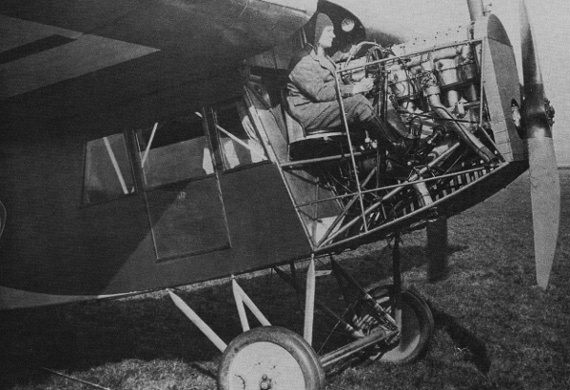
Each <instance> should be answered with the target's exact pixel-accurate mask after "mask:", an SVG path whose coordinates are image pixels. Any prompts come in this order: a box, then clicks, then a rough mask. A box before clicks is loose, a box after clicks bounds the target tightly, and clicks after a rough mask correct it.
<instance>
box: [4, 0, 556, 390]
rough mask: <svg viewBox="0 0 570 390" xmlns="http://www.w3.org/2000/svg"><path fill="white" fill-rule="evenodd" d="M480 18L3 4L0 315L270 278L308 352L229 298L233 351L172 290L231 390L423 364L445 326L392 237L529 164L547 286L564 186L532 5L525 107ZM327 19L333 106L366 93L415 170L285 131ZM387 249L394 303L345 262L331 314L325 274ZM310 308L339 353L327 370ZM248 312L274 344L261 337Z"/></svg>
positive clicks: (362, 139) (484, 17)
mask: <svg viewBox="0 0 570 390" xmlns="http://www.w3.org/2000/svg"><path fill="white" fill-rule="evenodd" d="M467 5H468V7H467V8H468V10H469V14H470V18H471V22H470V23H467V25H465V26H463V27H457V28H453V29H450V30H448V31H445V32H442V33H438V34H434V35H432V36H430V37H429V38H421V37H420V38H414V39H410V38H409V37H407V36H406V35H405V32H407V28H408V27H409V26H406V25H405V23H406V20H403V19H402V18H397V17H396V16H397V12H399V11H397V10H396V9H394V6H393V5H391V3H390V2H382V1H376V2H368V1H360V2H357V1H348V0H329V1H320V2H317V1H314V0H313V1H305V0H303V1H301V0H253V1H245V0H213V1H208V2H201V1H191V0H189V1H177V0H149V1H141V2H133V1H114V0H113V1H111V0H104V1H82V2H76V1H71V0H70V1H65V0H64V1H42V0H32V1H26V2H21V1H16V0H8V1H3V2H2V3H1V4H0V20H1V26H2V27H0V31H2V36H3V38H2V40H1V42H0V62H1V65H0V77H1V80H2V87H1V89H0V100H1V101H2V120H1V122H2V123H1V126H2V132H1V134H0V141H1V142H0V156H1V157H0V158H1V169H0V199H1V201H2V204H3V207H2V218H1V223H2V230H3V234H2V237H1V240H0V258H1V272H0V285H1V286H2V287H1V290H0V293H1V295H0V303H1V307H2V309H12V308H22V307H32V306H40V305H49V304H56V303H64V302H71V301H77V300H86V299H96V298H103V297H115V296H123V294H130V293H137V292H146V291H152V290H160V289H168V288H170V287H175V286H180V285H188V284H193V283H199V282H203V281H208V280H214V279H220V278H226V277H230V276H237V275H240V274H245V273H249V272H253V271H256V270H261V269H267V268H274V269H275V271H276V272H277V273H278V274H279V275H281V276H283V278H284V279H285V280H287V281H288V282H289V283H290V284H291V286H292V287H293V288H292V291H294V290H297V291H299V292H301V293H304V295H305V314H304V317H305V319H304V334H303V337H301V336H300V335H298V334H296V333H294V332H292V331H290V330H287V329H284V328H281V327H277V326H271V325H270V323H269V321H268V320H267V318H266V317H265V316H264V315H263V313H261V311H260V310H259V309H258V308H257V306H256V305H255V303H254V299H251V298H250V297H248V296H247V295H246V294H245V293H244V291H243V290H242V289H241V288H240V286H239V284H238V282H237V281H236V279H233V281H232V286H233V291H234V296H235V299H236V305H237V308H238V313H239V318H240V320H241V323H242V326H243V330H244V332H243V333H242V334H241V335H239V336H238V337H237V338H235V339H234V340H233V341H232V342H231V343H230V344H229V345H227V344H226V343H225V342H224V341H222V340H221V339H220V338H219V337H218V335H217V334H215V332H214V331H213V330H212V329H211V328H210V326H208V325H207V324H205V323H204V322H203V321H202V320H201V318H200V317H199V315H198V314H197V313H195V312H194V311H193V310H192V309H191V308H190V307H189V306H188V305H187V304H186V303H185V302H184V301H182V299H180V297H178V296H177V295H176V294H174V292H172V291H171V290H169V293H170V295H171V297H172V299H173V300H174V302H175V303H176V305H177V306H179V307H180V308H181V309H182V310H183V312H184V313H185V314H186V315H187V316H188V317H189V318H190V319H191V320H192V321H193V323H194V324H196V325H197V326H198V327H199V328H200V329H201V330H202V331H203V332H204V334H205V335H206V336H207V337H208V338H209V339H210V340H211V341H212V342H213V343H214V344H215V345H216V346H217V347H218V348H219V349H220V351H222V352H223V357H222V359H221V365H220V369H219V374H218V375H219V377H218V383H219V388H220V389H245V388H247V389H269V388H272V389H289V390H292V389H293V390H297V389H321V388H323V387H324V385H325V378H326V375H325V372H328V371H330V370H334V369H335V367H337V366H338V365H340V364H342V363H343V362H345V361H346V360H350V359H354V358H355V357H360V356H363V355H368V356H370V355H374V356H375V357H377V358H379V359H380V360H385V361H393V362H409V361H412V360H414V359H416V358H418V357H419V356H421V354H422V352H423V351H424V350H425V348H426V346H427V344H428V342H429V338H430V334H431V332H432V330H433V317H432V314H431V312H430V310H429V307H428V306H427V304H426V303H425V301H424V300H423V299H422V298H421V297H420V296H419V294H418V293H417V292H416V291H414V290H413V289H404V288H403V287H402V286H403V284H402V281H401V271H400V267H399V252H398V237H399V235H400V234H402V233H405V232H407V231H411V230H414V229H419V228H422V227H424V226H425V225H426V223H427V221H429V220H432V219H434V218H439V217H449V216H453V215H455V214H457V213H460V212H461V211H463V210H465V209H467V208H469V207H471V206H473V205H475V204H477V203H479V202H481V201H483V200H484V199H486V198H487V197H489V196H491V195H492V194H494V193H496V192H497V191H499V190H500V189H502V188H504V187H505V186H507V185H508V184H509V183H510V182H511V181H513V180H514V179H515V178H517V177H518V176H519V175H520V174H521V173H523V172H525V171H526V170H527V169H529V167H530V174H531V182H532V184H533V190H532V199H533V201H532V203H533V209H534V213H533V218H534V224H535V251H536V262H537V279H538V283H539V285H541V286H542V287H546V286H547V284H548V278H549V274H550V269H551V266H552V259H553V256H554V248H555V244H556V239H557V231H558V214H559V184H558V177H557V171H556V162H555V160H554V153H553V144H552V135H551V125H552V123H553V121H552V117H553V109H552V107H550V105H549V104H548V102H547V101H546V100H545V96H544V90H543V86H542V80H541V74H540V68H539V63H538V59H537V55H536V52H535V49H534V44H533V38H532V33H531V28H530V24H529V22H528V17H527V12H526V8H525V6H524V2H523V3H521V35H522V61H523V63H522V67H523V73H524V88H522V87H521V84H520V82H519V77H518V73H517V67H516V63H515V55H514V51H513V47H512V45H511V43H510V40H509V37H508V36H507V34H506V32H505V29H504V28H503V26H502V24H501V22H500V21H499V19H498V18H497V17H496V16H494V15H493V14H491V13H489V12H486V10H485V9H484V6H483V4H482V2H481V1H480V0H468V2H467ZM317 10H318V12H322V13H325V14H327V15H328V16H329V17H330V19H331V20H332V21H333V23H334V27H335V34H336V40H335V43H334V47H333V48H332V52H331V53H330V54H333V53H334V52H340V53H343V54H344V55H343V56H341V57H342V61H340V62H338V64H337V65H338V66H337V70H336V72H335V74H334V76H335V80H336V86H337V90H338V91H340V86H341V85H342V84H345V83H352V82H355V81H357V80H359V79H361V78H362V77H373V78H374V79H375V87H374V88H373V90H372V91H370V92H369V93H368V95H367V97H368V99H369V100H370V101H371V102H372V103H373V105H374V107H375V109H376V110H377V114H378V115H379V116H380V117H381V118H384V119H386V116H387V112H388V111H389V110H392V109H394V110H396V111H395V112H396V115H397V116H398V117H399V120H400V121H401V123H403V124H404V125H405V129H406V132H407V134H403V135H402V136H403V137H406V138H408V139H409V140H411V142H410V143H409V145H410V147H409V148H408V150H406V151H405V152H404V153H399V154H398V155H394V154H393V153H391V152H389V151H387V150H386V148H384V147H382V145H379V143H378V142H376V140H374V139H373V138H372V137H370V135H368V136H367V135H366V134H365V133H364V132H363V131H359V129H356V128H354V126H352V125H351V126H349V125H348V123H346V121H344V125H343V126H341V127H340V128H334V129H318V130H312V131H307V130H306V129H304V128H303V127H302V126H301V125H300V124H299V123H298V122H297V121H296V120H295V119H293V117H292V116H291V114H290V111H289V108H288V107H287V104H286V100H285V94H286V83H287V66H288V63H289V61H290V59H291V58H292V56H293V54H294V53H295V52H296V51H298V50H299V49H301V48H302V47H303V46H304V45H305V44H306V43H307V39H306V36H307V30H308V29H310V28H311V20H312V19H311V18H312V16H313V15H314V14H315V12H317ZM416 22H417V21H415V22H414V23H416ZM407 23H410V21H409V20H408V21H407ZM346 48H350V50H346ZM338 102H339V105H340V106H341V108H342V109H344V107H343V106H342V99H339V100H338ZM392 111H393V110H392ZM384 238H395V241H394V248H393V249H394V252H393V261H394V267H393V270H394V275H393V283H392V284H390V285H387V286H383V287H379V288H376V289H374V290H371V291H369V290H367V289H366V288H364V287H362V286H361V285H360V284H359V282H358V281H357V280H355V278H354V277H352V276H351V275H350V274H348V273H347V272H346V270H345V269H344V268H343V267H341V265H340V264H339V263H338V262H336V261H334V259H332V260H331V263H330V264H331V267H332V273H333V274H334V275H335V276H336V278H337V279H338V281H339V285H340V286H341V287H342V288H344V290H343V291H345V290H346V291H347V293H346V294H345V295H346V297H347V298H349V297H350V298H352V300H348V299H347V301H348V302H347V308H346V311H345V312H344V313H336V312H335V311H334V310H332V309H330V308H328V307H327V306H325V305H323V304H322V303H321V302H320V301H319V300H318V299H316V298H315V283H316V282H315V258H317V257H319V256H329V255H330V256H332V255H334V254H337V253H339V252H342V251H345V250H349V249H353V248H356V247H358V246H359V245H362V244H365V243H370V242H374V241H377V240H380V239H384ZM300 261H308V268H307V273H306V280H304V281H303V283H300V282H298V281H297V273H296V272H295V271H294V270H295V268H294V265H295V263H297V262H300ZM284 265H285V266H286V265H290V266H291V272H286V270H287V268H283V267H282V266H284ZM354 292H356V293H354ZM315 305H319V307H320V308H321V310H320V311H321V312H323V313H326V315H329V316H331V317H332V318H333V319H334V320H335V321H336V322H337V326H338V327H339V328H340V329H343V330H344V331H346V336H347V337H346V340H347V341H346V343H345V344H344V345H342V346H340V347H338V348H336V349H334V350H332V351H328V352H326V353H325V354H323V355H321V356H317V354H316V353H315V350H314V349H313V348H312V346H311V343H312V339H313V321H314V314H315V310H314V308H315ZM246 306H247V307H248V308H249V309H250V310H251V311H252V312H253V314H254V315H255V317H256V318H257V319H258V320H259V322H260V323H261V324H262V325H264V326H262V327H257V328H254V329H250V325H249V321H248V316H247V314H246V310H245V307H246Z"/></svg>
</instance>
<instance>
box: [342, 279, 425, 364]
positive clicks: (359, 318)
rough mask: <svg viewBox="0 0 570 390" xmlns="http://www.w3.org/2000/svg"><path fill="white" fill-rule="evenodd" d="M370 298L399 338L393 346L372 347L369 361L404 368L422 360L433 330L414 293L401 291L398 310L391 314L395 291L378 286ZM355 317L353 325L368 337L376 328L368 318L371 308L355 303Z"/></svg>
mask: <svg viewBox="0 0 570 390" xmlns="http://www.w3.org/2000/svg"><path fill="white" fill-rule="evenodd" d="M369 294H370V295H371V296H372V297H373V298H374V299H375V300H376V302H377V303H378V304H379V305H380V306H382V308H384V310H386V312H387V313H388V314H390V315H391V317H392V318H394V319H396V322H397V325H398V328H399V329H400V335H399V338H398V339H396V341H395V342H388V343H384V342H382V343H379V344H377V345H376V346H375V348H374V350H373V351H371V352H372V356H371V358H373V359H378V360H380V361H382V362H389V363H395V364H407V363H412V362H414V361H416V360H417V359H419V358H421V357H422V356H423V355H424V354H425V353H426V352H427V349H428V347H429V342H430V339H431V336H432V334H433V330H434V320H433V314H432V313H431V310H430V308H429V306H428V305H427V303H426V302H425V301H424V300H423V299H422V298H421V297H420V295H419V294H418V292H417V291H414V290H406V291H402V294H401V296H400V308H401V309H400V310H401V312H400V313H398V310H397V309H396V310H394V303H395V291H394V287H393V286H381V287H377V288H374V289H372V290H371V291H370V292H369ZM354 310H355V312H356V313H357V315H356V317H355V319H353V321H354V322H355V323H358V324H360V327H361V329H362V330H363V331H364V333H365V334H369V333H370V332H372V331H373V330H374V329H375V328H377V327H378V326H381V325H380V324H379V323H378V321H377V320H376V319H375V318H374V317H373V316H372V315H371V314H370V310H372V309H371V308H370V305H369V304H368V303H366V302H365V301H364V300H361V301H358V302H356V304H355V306H354Z"/></svg>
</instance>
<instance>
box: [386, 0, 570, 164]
mask: <svg viewBox="0 0 570 390" xmlns="http://www.w3.org/2000/svg"><path fill="white" fill-rule="evenodd" d="M406 1H410V6H409V7H408V6H406V5H405V4H406ZM519 1H520V0H494V1H490V0H483V2H484V3H485V4H489V3H492V6H491V9H492V12H493V13H494V14H495V15H497V16H498V17H499V18H500V19H501V21H502V22H503V25H504V26H505V29H506V30H507V33H508V34H509V37H510V39H511V43H512V44H513V47H514V48H515V53H516V55H517V61H518V63H519V71H520V30H519V28H520V27H519ZM386 4H390V6H389V7H388V8H390V7H391V6H392V5H396V4H399V7H401V10H402V12H401V13H400V17H401V18H403V19H402V21H403V20H405V18H410V16H411V18H410V19H413V20H415V21H416V22H415V23H414V28H415V29H416V30H417V32H418V33H420V34H421V35H423V34H425V33H429V32H432V31H438V30H447V29H449V28H450V27H452V26H455V25H465V23H468V22H469V12H468V9H467V1H466V0H424V1H422V2H418V1H417V0H403V1H402V0H399V1H397V2H394V3H391V2H390V1H389V2H388V3H386ZM526 4H527V8H528V13H529V18H530V20H531V23H532V27H533V32H534V34H535V40H536V43H537V46H538V54H539V56H540V60H541V63H540V64H541V68H542V75H543V78H544V84H545V89H546V94H547V97H548V98H549V99H550V100H551V103H552V105H553V106H554V108H555V109H556V117H555V121H556V123H555V125H554V129H553V131H554V140H555V148H556V155H557V159H558V163H559V165H567V166H570V1H569V0H546V1H545V0H526ZM396 6H397V5H396ZM418 20H422V23H418V22H417V21H418ZM406 24H408V23H406ZM521 78H522V77H521Z"/></svg>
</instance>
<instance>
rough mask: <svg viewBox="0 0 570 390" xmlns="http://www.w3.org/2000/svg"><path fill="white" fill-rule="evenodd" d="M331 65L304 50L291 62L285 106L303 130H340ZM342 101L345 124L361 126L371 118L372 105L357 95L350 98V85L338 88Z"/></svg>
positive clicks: (314, 53)
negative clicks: (337, 128)
mask: <svg viewBox="0 0 570 390" xmlns="http://www.w3.org/2000/svg"><path fill="white" fill-rule="evenodd" d="M335 70H336V66H335V64H334V63H333V62H332V60H330V59H329V58H328V57H327V58H320V57H318V56H317V54H316V52H315V50H314V49H313V48H312V47H311V46H307V48H305V49H304V50H303V51H301V52H300V53H299V54H298V55H297V56H296V57H295V58H294V59H293V61H292V62H291V65H290V69H289V83H288V84H287V90H288V96H287V102H288V105H289V111H290V112H291V114H292V115H293V116H294V117H295V118H296V119H297V120H298V121H299V122H301V124H302V125H303V127H304V128H305V129H306V130H317V129H331V128H335V127H340V126H342V114H341V110H340V104H339V102H338V99H337V93H336V86H335V77H334V72H335ZM340 89H341V93H342V100H343V104H344V108H345V112H346V119H347V121H348V123H349V124H350V123H365V122H369V121H370V120H371V119H372V118H373V117H374V111H373V108H372V104H371V103H370V102H369V101H368V100H367V99H366V98H365V97H364V96H363V95H361V94H357V95H353V93H352V89H353V86H352V85H344V84H341V88H340Z"/></svg>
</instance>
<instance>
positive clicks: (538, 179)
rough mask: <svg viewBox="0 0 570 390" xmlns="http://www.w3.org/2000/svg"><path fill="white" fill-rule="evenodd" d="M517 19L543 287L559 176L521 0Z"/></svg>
mask: <svg viewBox="0 0 570 390" xmlns="http://www.w3.org/2000/svg"><path fill="white" fill-rule="evenodd" d="M520 21H521V49H522V61H523V62H522V67H523V78H524V103H523V109H522V117H523V124H524V127H525V131H526V137H527V145H528V153H529V172H530V183H531V203H532V220H533V228H534V255H535V261H536V280H537V283H538V285H539V286H540V287H541V288H543V289H546V288H547V287H548V282H549V280H550V273H551V271H552V265H553V262H554V255H555V252H556V243H557V240H558V228H559V225H560V178H559V176H558V166H557V163H556V156H555V154H554V142H553V139H552V129H551V127H550V123H549V118H548V115H547V112H546V108H545V95H544V85H543V82H542V73H541V71H540V65H539V61H538V55H537V52H536V46H535V44H534V38H533V35H532V28H531V25H530V21H529V18H528V12H527V8H526V4H525V1H524V0H521V3H520Z"/></svg>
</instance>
